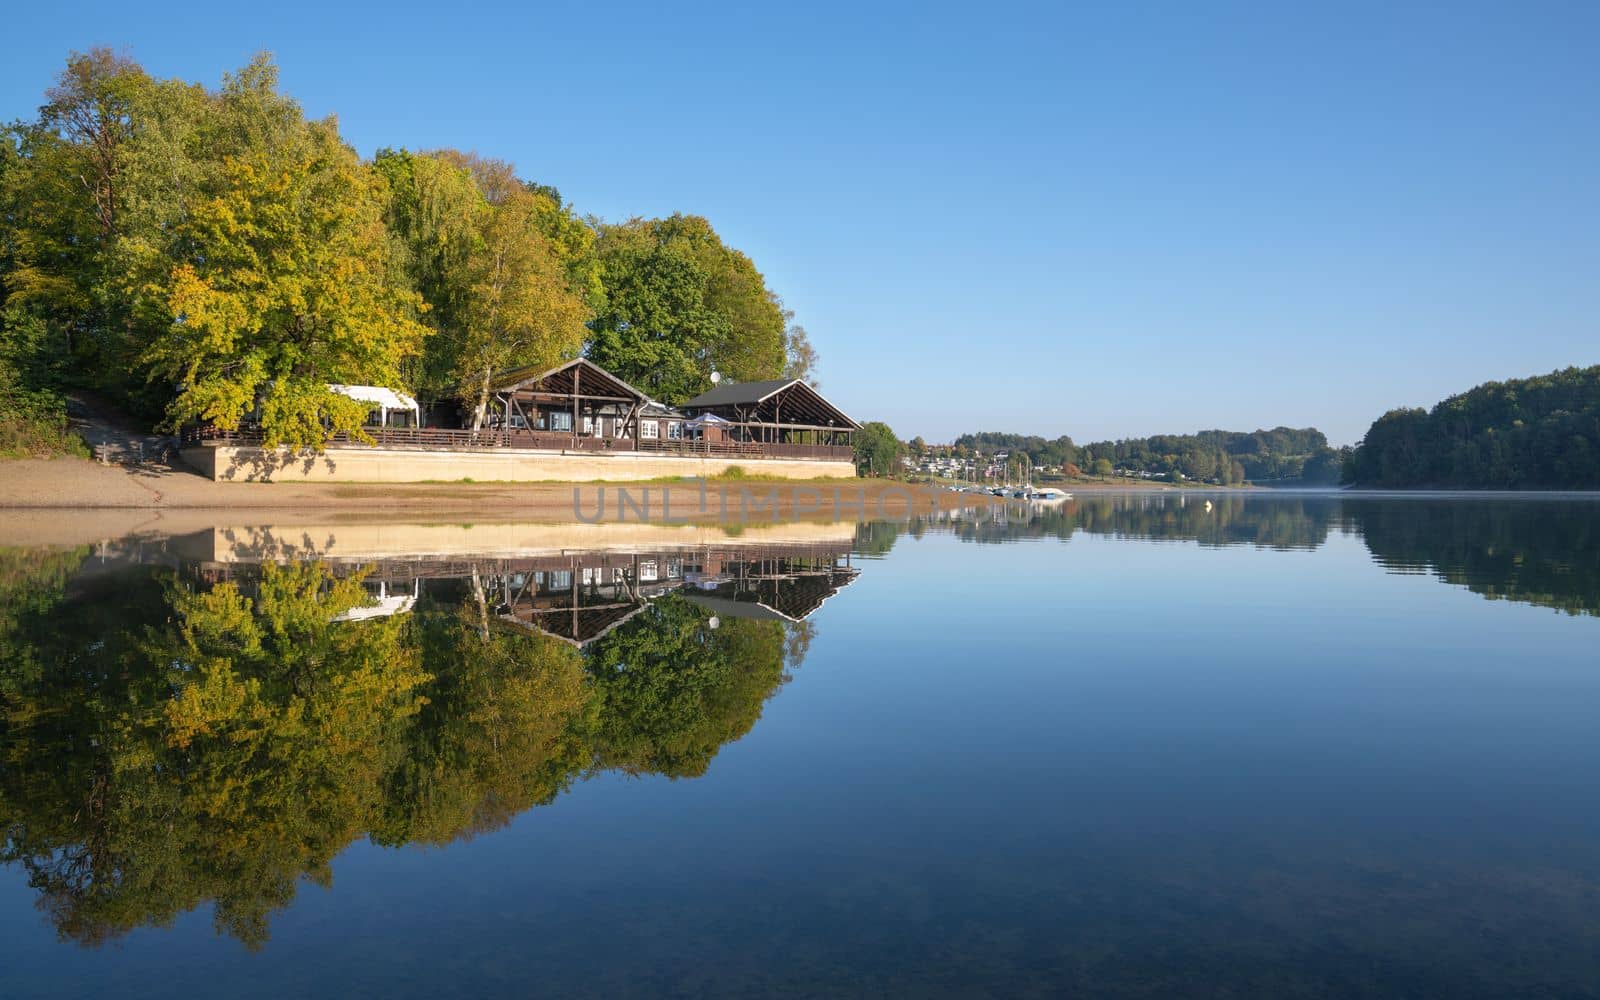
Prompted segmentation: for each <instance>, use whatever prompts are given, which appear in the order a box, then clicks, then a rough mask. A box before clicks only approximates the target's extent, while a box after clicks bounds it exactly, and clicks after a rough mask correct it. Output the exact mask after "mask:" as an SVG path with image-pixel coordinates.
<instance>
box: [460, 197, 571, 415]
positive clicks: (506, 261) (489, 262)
mask: <svg viewBox="0 0 1600 1000" xmlns="http://www.w3.org/2000/svg"><path fill="white" fill-rule="evenodd" d="M541 200H543V199H541V197H540V196H538V195H535V194H531V193H529V192H528V191H526V190H524V189H522V188H520V187H517V188H513V189H512V190H510V191H508V192H507V193H506V194H505V196H504V197H503V198H502V199H501V200H500V201H499V202H498V203H497V204H494V205H493V206H492V207H491V208H490V210H489V212H488V213H487V215H486V216H485V221H484V225H483V228H482V231H481V233H480V237H479V248H478V250H477V252H476V253H475V255H474V257H475V259H474V260H473V262H472V264H471V273H472V279H473V280H472V284H471V286H470V287H469V290H468V299H467V301H468V309H467V322H466V328H465V331H464V337H463V342H462V347H461V351H460V355H459V357H460V360H459V362H458V365H457V370H456V374H457V376H458V377H459V379H460V380H461V382H462V383H463V384H464V385H471V386H472V393H473V396H472V402H473V404H474V411H473V412H474V416H473V427H474V428H478V427H481V426H483V421H484V417H485V414H486V412H487V408H488V404H489V392H490V389H491V387H492V377H493V375H494V373H495V372H498V371H502V370H504V369H507V368H517V367H522V366H525V365H532V366H536V367H548V366H553V365H555V364H556V363H558V362H560V361H562V360H564V359H566V358H570V357H575V356H576V355H577V354H578V351H579V350H580V349H581V348H582V346H583V340H584V335H585V333H586V330H585V327H584V321H585V320H586V319H587V318H588V315H589V312H588V307H587V305H586V304H585V303H584V300H583V299H582V298H581V297H579V296H578V295H576V294H574V293H573V291H572V289H571V287H570V285H569V276H568V274H567V272H566V270H565V269H564V268H563V267H562V264H561V261H560V259H559V258H558V257H557V256H556V255H555V254H554V253H553V252H551V249H550V246H549V244H548V241H547V240H546V238H545V237H544V235H543V234H542V233H541V232H540V231H539V228H538V226H537V224H536V221H537V213H538V212H539V210H540V205H539V202H540V201H541Z"/></svg>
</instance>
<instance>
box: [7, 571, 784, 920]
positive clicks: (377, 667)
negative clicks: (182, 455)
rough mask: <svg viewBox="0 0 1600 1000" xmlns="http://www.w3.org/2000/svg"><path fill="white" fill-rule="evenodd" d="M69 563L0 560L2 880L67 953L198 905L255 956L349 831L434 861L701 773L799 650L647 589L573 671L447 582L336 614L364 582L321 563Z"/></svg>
mask: <svg viewBox="0 0 1600 1000" xmlns="http://www.w3.org/2000/svg"><path fill="white" fill-rule="evenodd" d="M82 559H83V553H81V552H77V553H64V554H61V555H60V556H59V557H54V556H50V555H48V554H45V555H41V554H36V553H34V554H27V555H23V554H20V553H6V554H4V557H3V561H0V569H4V571H5V572H4V574H3V576H0V579H4V581H5V587H6V589H5V590H4V591H3V592H0V597H3V598H4V604H3V606H0V745H3V749H4V756H3V757H0V824H3V830H4V840H3V847H0V861H6V862H11V863H16V864H19V865H21V866H22V867H23V868H24V870H25V871H26V872H27V874H28V877H29V883H30V885H31V886H32V887H33V888H34V889H35V890H36V891H37V892H38V893H39V898H40V908H41V909H42V910H43V911H44V912H45V913H47V914H48V916H49V919H50V920H51V922H52V923H53V924H54V925H55V927H56V928H57V930H58V932H59V933H60V934H61V936H62V937H63V938H67V939H71V940H75V941H78V942H81V943H84V944H96V943H100V942H103V941H105V940H108V939H111V938H114V937H116V936H118V935H121V934H124V933H126V932H127V931H129V930H131V929H133V928H136V927H140V926H147V925H165V924H169V923H171V922H172V921H173V920H174V919H175V918H176V917H177V916H179V915H181V914H183V913H185V912H187V911H189V910H191V909H194V908H196V907H198V906H201V905H203V904H205V903H210V904H212V906H213V910H214V920H215V925H216V928H217V930H218V931H219V932H220V933H225V934H228V935H231V936H234V937H236V938H238V939H239V940H241V941H243V942H244V943H245V944H247V945H249V946H252V947H257V946H260V945H261V944H262V943H263V942H265V941H266V939H267V937H268V933H269V919H270V916H271V914H272V913H273V912H274V911H275V910H277V909H279V908H281V907H283V906H285V905H286V904H288V903H289V902H290V901H291V900H292V899H293V898H294V895H295V892H296V887H297V885H298V883H299V880H300V879H301V878H307V879H309V880H311V881H312V882H315V883H317V884H320V885H327V884H328V883H329V881H330V879H331V868H330V865H331V862H332V860H333V858H334V857H335V856H336V855H337V854H338V853H339V852H340V851H341V850H342V849H343V848H344V847H346V846H347V845H348V844H350V843H351V842H352V841H354V840H356V839H357V838H359V837H362V836H367V837H369V838H370V839H372V840H373V841H375V842H377V843H380V844H386V845H400V844H406V843H426V844H444V843H448V842H450V841H453V840H457V839H460V838H463V837H468V836H472V835H474V834H477V833H480V832H483V831H486V830H492V829H495V828H497V827H500V826H503V825H504V824H505V823H507V822H508V821H509V820H510V819H511V818H512V817H514V816H516V815H517V814H518V813H520V812H522V811H524V810H526V809H528V808H530V807H531V806H534V805H539V804H542V803H548V802H550V801H552V800H553V799H554V798H555V797H556V796H558V795H559V794H560V793H561V792H562V791H563V790H565V789H566V788H568V787H569V786H570V785H571V784H572V783H573V782H575V781H577V780H579V779H581V778H583V777H585V776H586V775H589V774H593V773H595V772H597V771H599V770H604V769H619V770H623V771H626V772H628V773H635V774H643V773H659V774H664V775H668V776H672V777H683V776H692V775H699V774H703V773H705V771H706V769H707V767H708V765H709V763H710V761H711V759H712V758H713V757H714V756H715V755H716V753H717V752H718V750H719V749H720V748H721V747H722V746H723V745H724V744H725V743H727V742H729V741H730V740H735V739H738V738H739V737H740V736H742V735H743V734H745V733H746V732H748V731H749V730H750V728H751V726H752V725H754V723H755V721H756V719H757V718H758V717H759V716H760V713H761V709H762V706H763V704H764V703H765V701H766V699H767V698H769V697H771V696H772V694H773V693H774V691H775V690H776V689H777V688H778V686H779V685H780V684H781V683H782V682H783V680H784V679H785V678H786V676H787V674H786V671H785V667H786V663H787V664H788V665H791V666H792V665H793V664H794V663H795V662H797V659H798V657H799V656H800V655H803V646H804V641H805V639H804V638H803V637H797V638H792V636H799V632H798V631H797V630H795V629H792V628H790V627H788V626H787V625H786V624H785V623H783V622H776V621H755V620H748V621H747V620H729V621H722V622H719V623H718V625H719V626H720V627H716V628H713V627H712V624H711V616H710V615H709V614H708V613H707V612H705V611H703V610H702V609H700V608H699V607H697V606H696V605H694V604H693V603H691V602H689V601H687V600H685V599H683V598H681V597H678V596H676V595H668V596H666V597H663V598H661V599H659V600H657V601H656V602H655V603H653V604H652V605H650V606H649V607H648V608H647V609H646V610H645V611H644V612H643V613H641V614H638V615H636V616H635V617H634V618H633V619H632V620H630V621H628V622H626V623H625V624H623V625H622V626H620V627H618V628H616V629H615V630H613V631H611V632H610V633H608V634H607V635H606V636H605V637H604V638H603V639H602V640H600V641H598V642H596V643H594V644H592V645H591V647H590V648H589V649H588V650H586V651H583V652H580V651H579V650H578V649H575V648H573V647H572V646H571V645H568V644H566V643H563V642H561V641H558V640H555V639H552V638H550V637H548V636H545V635H541V634H538V633H535V632H530V631H527V630H524V629H520V628H517V627H515V626H514V625H511V624H508V623H506V622H503V621H499V620H495V621H492V622H489V621H486V620H485V619H484V618H483V616H482V615H481V613H480V610H479V608H478V607H477V606H476V605H475V603H474V602H473V601H472V600H470V599H468V598H466V597H465V596H464V595H465V594H466V593H468V591H467V590H466V588H457V590H458V593H456V594H449V593H445V594H444V596H443V597H441V598H429V599H427V600H424V601H423V602H421V603H419V604H418V605H417V607H416V608H415V610H414V612H413V613H409V614H400V615H392V616H388V617H371V618H365V619H362V620H348V617H349V616H348V615H347V613H348V612H349V611H351V609H353V608H358V607H361V606H362V605H364V604H367V603H368V596H367V594H368V592H367V590H366V589H365V588H364V587H363V585H362V574H359V573H357V574H350V575H344V576H340V575H336V574H335V573H334V572H333V571H331V570H330V569H329V567H327V566H326V565H323V564H321V563H301V564H292V565H288V566H276V565H271V564H268V565H265V566H262V567H260V569H259V570H258V571H255V572H252V573H249V574H244V575H241V577H240V578H238V579H233V580H226V581H223V582H219V583H214V584H208V583H206V582H203V581H197V580H195V579H193V578H191V577H187V576H185V574H183V573H181V572H177V571H173V570H170V569H152V568H145V567H140V568H136V569H133V570H128V571H123V572H119V573H116V574H108V575H105V576H101V577H97V578H88V579H82V580H75V579H74V578H73V577H71V576H70V573H71V569H72V568H73V567H74V566H76V565H78V564H79V563H81V562H82ZM439 589H440V590H441V591H448V590H449V588H448V587H441V588H439ZM457 598H459V599H457ZM786 654H787V657H788V658H787V659H786Z"/></svg>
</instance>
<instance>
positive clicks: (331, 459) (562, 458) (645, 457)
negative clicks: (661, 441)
mask: <svg viewBox="0 0 1600 1000" xmlns="http://www.w3.org/2000/svg"><path fill="white" fill-rule="evenodd" d="M183 459H184V461H186V462H188V463H189V464H190V465H191V466H193V467H194V468H196V469H199V470H200V472H202V473H203V474H205V475H206V476H208V477H210V478H211V479H214V480H216V481H217V482H280V483H281V482H309V483H319V482H320V483H420V482H460V481H462V480H464V479H471V480H473V481H474V482H480V483H490V482H566V483H585V482H595V481H599V480H606V481H610V482H627V481H636V480H641V479H661V478H665V477H669V476H715V475H717V474H719V473H721V472H724V471H726V470H727V469H728V467H729V466H734V465H737V466H738V467H740V468H741V469H743V470H744V471H745V472H747V473H749V474H750V475H752V476H759V477H763V478H773V479H821V478H837V479H852V478H854V477H855V474H856V470H855V466H854V465H853V464H851V463H850V462H829V461H821V460H805V459H775V458H744V457H741V458H719V457H714V456H696V455H684V456H677V455H655V454H648V453H644V452H629V451H623V452H603V453H598V454H579V453H571V454H564V453H561V452H550V451H517V450H509V449H508V450H497V451H448V450H444V449H421V448H419V449H404V448H329V449H328V450H327V451H325V452H323V453H321V454H320V455H319V454H315V453H310V452H305V453H294V452H290V451H289V450H288V449H286V448H280V449H278V450H276V451H267V450H265V449H262V448H252V447H244V446H235V445H218V446H215V447H199V448H187V449H184V451H183Z"/></svg>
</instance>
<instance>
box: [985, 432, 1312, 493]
mask: <svg viewBox="0 0 1600 1000" xmlns="http://www.w3.org/2000/svg"><path fill="white" fill-rule="evenodd" d="M955 445H956V447H957V448H965V449H969V450H974V451H980V452H983V453H985V454H992V453H993V452H996V451H1009V452H1012V453H1017V452H1021V453H1024V454H1026V455H1028V457H1029V458H1030V459H1032V461H1033V464H1034V465H1043V466H1060V467H1067V466H1071V467H1072V468H1071V469H1069V470H1068V471H1069V473H1076V474H1081V475H1093V476H1110V475H1112V474H1113V473H1114V472H1116V471H1117V470H1123V471H1125V472H1131V473H1141V472H1143V473H1150V474H1152V475H1158V476H1163V477H1168V478H1179V479H1191V480H1197V481H1199V482H1216V483H1221V484H1223V485H1227V486H1231V485H1235V484H1238V483H1243V482H1245V481H1247V480H1248V481H1250V482H1267V481H1272V482H1292V483H1296V484H1305V485H1323V484H1332V483H1336V482H1338V480H1339V474H1340V469H1341V467H1342V462H1343V456H1342V455H1341V453H1340V452H1339V451H1337V450H1336V449H1333V448H1330V447H1329V446H1328V439H1327V437H1326V436H1324V435H1323V433H1322V432H1321V431H1319V430H1317V429H1316V428H1314V427H1307V428H1303V429H1295V428H1290V427H1276V428H1273V429H1272V430H1258V431H1249V432H1246V431H1201V432H1200V433H1198V434H1158V435H1156V436H1154V437H1147V438H1124V439H1121V440H1117V441H1096V442H1094V443H1092V444H1086V445H1076V444H1074V443H1073V441H1072V438H1070V437H1067V436H1066V435H1063V436H1061V437H1058V438H1055V439H1054V440H1050V439H1046V438H1043V437H1037V436H1031V435H1023V434H1006V433H998V432H992V431H990V432H982V433H976V434H963V435H961V437H959V438H957V439H956V441H955Z"/></svg>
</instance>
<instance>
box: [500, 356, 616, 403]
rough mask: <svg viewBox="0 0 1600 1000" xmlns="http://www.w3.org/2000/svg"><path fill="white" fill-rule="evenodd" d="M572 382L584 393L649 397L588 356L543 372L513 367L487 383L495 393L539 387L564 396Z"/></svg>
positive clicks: (529, 368)
mask: <svg viewBox="0 0 1600 1000" xmlns="http://www.w3.org/2000/svg"><path fill="white" fill-rule="evenodd" d="M579 371H581V372H582V375H581V377H577V378H575V376H577V373H578V372H579ZM574 384H578V386H579V387H580V388H581V389H583V394H584V395H585V396H617V397H623V396H626V397H627V398H629V399H639V400H643V399H647V398H648V397H647V396H646V395H645V394H644V393H642V392H640V391H639V390H638V389H635V388H634V387H633V386H631V385H629V384H628V383H626V382H624V381H623V380H622V379H620V378H618V377H617V376H615V375H613V374H611V373H610V372H608V371H606V370H605V369H604V368H601V367H600V366H599V365H597V364H595V363H594V362H593V361H590V360H589V359H588V358H573V359H572V360H571V361H568V362H566V363H565V364H560V365H556V366H555V367H554V368H551V369H548V370H546V371H539V370H538V369H536V368H533V367H526V368H513V369H511V370H509V371H504V372H500V373H499V374H497V375H495V377H494V378H493V379H492V380H491V381H490V383H489V385H490V388H491V390H492V391H494V392H506V391H509V390H514V389H533V388H535V387H539V388H540V389H541V390H542V391H544V392H551V393H558V394H563V395H570V394H571V393H572V391H573V386H574Z"/></svg>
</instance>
